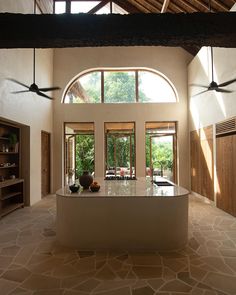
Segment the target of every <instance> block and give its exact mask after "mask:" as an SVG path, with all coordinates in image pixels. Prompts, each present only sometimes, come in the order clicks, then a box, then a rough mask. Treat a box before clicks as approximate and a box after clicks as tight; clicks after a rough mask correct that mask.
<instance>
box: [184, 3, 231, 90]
mask: <svg viewBox="0 0 236 295" xmlns="http://www.w3.org/2000/svg"><path fill="white" fill-rule="evenodd" d="M209 11H210V12H212V10H211V0H209ZM210 48H211V79H212V80H211V83H210V84H209V85H201V84H191V85H190V86H198V87H203V88H205V89H206V90H203V91H201V92H199V93H197V94H195V95H193V96H198V95H200V94H202V93H205V92H207V91H211V90H215V91H217V92H223V93H232V92H233V91H232V90H227V89H224V88H222V87H225V86H228V85H230V84H232V83H234V82H236V79H232V80H228V81H226V82H223V83H220V84H218V83H217V82H215V81H214V58H213V47H212V46H211V47H210Z"/></svg>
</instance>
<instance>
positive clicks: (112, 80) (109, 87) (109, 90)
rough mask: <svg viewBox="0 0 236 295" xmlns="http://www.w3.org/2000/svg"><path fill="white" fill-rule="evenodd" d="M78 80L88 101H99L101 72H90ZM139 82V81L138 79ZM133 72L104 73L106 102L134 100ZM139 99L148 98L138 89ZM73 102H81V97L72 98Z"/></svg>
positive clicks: (129, 101) (147, 99)
mask: <svg viewBox="0 0 236 295" xmlns="http://www.w3.org/2000/svg"><path fill="white" fill-rule="evenodd" d="M86 78H87V79H86V80H83V77H82V78H81V79H80V80H79V81H80V83H81V86H82V87H83V89H84V91H85V93H86V95H87V96H88V97H89V98H90V102H92V103H99V102H101V72H92V73H89V74H87V75H86ZM139 83H141V81H139ZM135 96H136V94H135V74H134V72H132V71H129V72H109V71H108V72H105V73H104V100H105V102H107V103H132V102H135V100H136V98H135ZM139 99H140V101H142V102H148V101H149V98H148V97H146V95H145V94H144V93H143V92H142V91H141V90H140V89H139ZM73 100H74V102H77V103H81V102H83V99H81V98H79V97H74V98H73Z"/></svg>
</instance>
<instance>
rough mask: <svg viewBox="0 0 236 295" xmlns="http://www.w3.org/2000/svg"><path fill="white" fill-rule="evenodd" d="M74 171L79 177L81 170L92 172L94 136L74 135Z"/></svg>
mask: <svg viewBox="0 0 236 295" xmlns="http://www.w3.org/2000/svg"><path fill="white" fill-rule="evenodd" d="M75 161H76V173H75V177H76V178H79V176H80V175H82V174H83V171H89V172H90V173H91V174H92V173H93V172H94V136H93V135H76V160H75Z"/></svg>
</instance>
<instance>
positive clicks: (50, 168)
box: [41, 130, 52, 198]
mask: <svg viewBox="0 0 236 295" xmlns="http://www.w3.org/2000/svg"><path fill="white" fill-rule="evenodd" d="M43 134H46V135H47V136H48V137H49V141H48V142H49V148H48V151H49V159H48V163H49V173H48V177H49V194H50V193H51V172H52V167H51V166H52V165H51V133H50V132H47V131H45V130H41V198H43V197H45V196H44V195H43V190H42V184H43V182H42V173H43V165H42V161H43V157H42V147H43V146H42V136H43Z"/></svg>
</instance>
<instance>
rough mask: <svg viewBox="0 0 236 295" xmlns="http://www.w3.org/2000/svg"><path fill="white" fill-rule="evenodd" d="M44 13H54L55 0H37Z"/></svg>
mask: <svg viewBox="0 0 236 295" xmlns="http://www.w3.org/2000/svg"><path fill="white" fill-rule="evenodd" d="M36 1H37V5H38V6H39V8H40V10H41V12H42V13H53V0H36Z"/></svg>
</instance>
